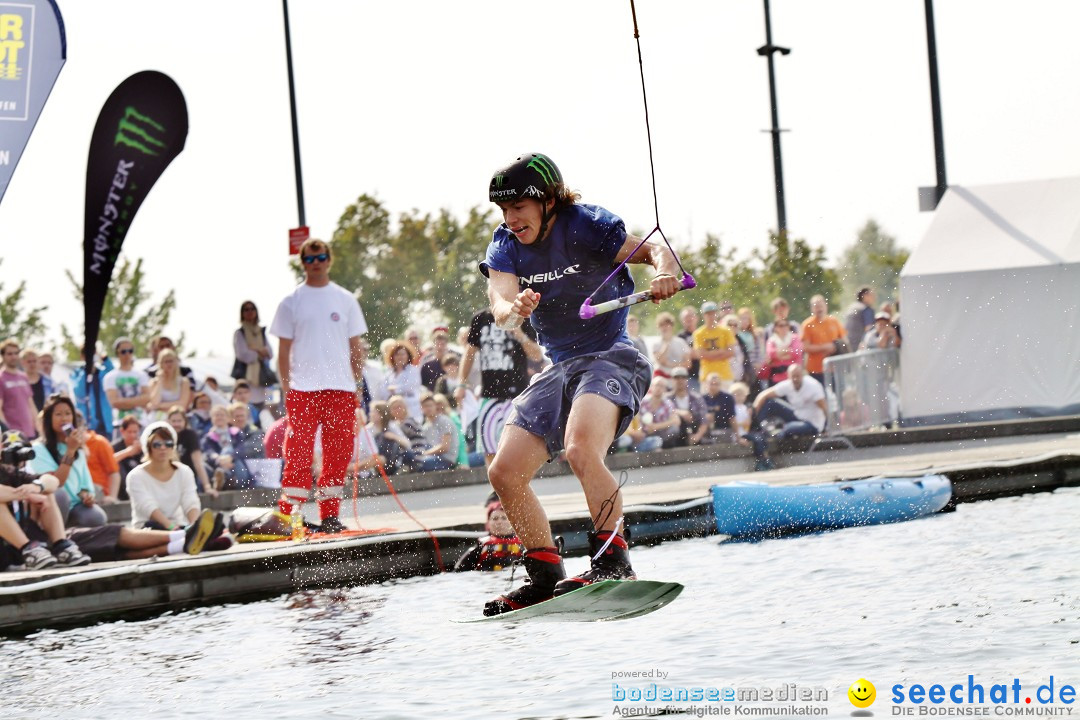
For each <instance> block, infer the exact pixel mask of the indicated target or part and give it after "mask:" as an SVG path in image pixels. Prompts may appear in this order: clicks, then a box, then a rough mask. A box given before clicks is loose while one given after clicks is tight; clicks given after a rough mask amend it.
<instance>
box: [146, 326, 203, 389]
mask: <svg viewBox="0 0 1080 720" xmlns="http://www.w3.org/2000/svg"><path fill="white" fill-rule="evenodd" d="M166 350H171V351H173V352H174V353H176V345H174V344H173V341H172V340H171V339H170V338H169V337H168V336H166V335H161V336H159V337H157V338H154V339H153V340H151V341H150V358H151V364H150V367H148V368H146V374H147V375H149V376H150V377H154V376H155V375H157V373H158V367H159V366H160V365H161V353H163V352H164V351H166ZM179 357H180V355H179V353H177V358H179ZM177 368H178V370H179V372H180V375H181V376H182V377H183V378H184V379H186V380H187V381H188V383H189V384H190V385H191V390H192V392H194V391H195V374H194V373H193V372H191V368H189V367H188V366H187V365H184V364H182V363H179V362H178V363H177Z"/></svg>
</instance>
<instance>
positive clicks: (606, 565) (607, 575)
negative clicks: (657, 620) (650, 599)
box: [555, 531, 637, 595]
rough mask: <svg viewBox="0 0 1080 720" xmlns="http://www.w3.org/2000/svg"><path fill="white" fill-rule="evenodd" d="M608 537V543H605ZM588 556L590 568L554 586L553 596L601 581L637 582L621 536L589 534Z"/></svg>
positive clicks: (627, 550) (607, 532)
mask: <svg viewBox="0 0 1080 720" xmlns="http://www.w3.org/2000/svg"><path fill="white" fill-rule="evenodd" d="M609 537H611V542H610V543H608V542H607V541H608V538H609ZM605 544H607V547H606V548H604V552H603V553H602V554H601V553H600V548H602V547H604V545H605ZM589 555H590V556H591V557H592V566H591V567H590V568H589V569H588V570H587V571H585V572H583V573H582V574H580V575H577V576H576V577H572V578H567V579H565V580H561V581H560V582H559V583H558V584H557V585H556V586H555V595H565V594H566V593H568V592H573V591H574V590H577V589H578V588H583V587H585V586H586V585H592V584H593V583H595V582H601V581H602V580H637V575H635V574H634V568H632V567H630V551H629V549H627V546H626V540H624V539H623V537H622V536H621V535H615V536H614V537H612V534H611V532H609V531H604V532H599V533H589ZM598 555H599V557H597V556H598Z"/></svg>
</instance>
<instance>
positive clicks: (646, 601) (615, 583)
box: [455, 580, 683, 623]
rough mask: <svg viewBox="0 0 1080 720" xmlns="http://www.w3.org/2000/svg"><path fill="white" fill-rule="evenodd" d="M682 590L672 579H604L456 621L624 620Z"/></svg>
mask: <svg viewBox="0 0 1080 720" xmlns="http://www.w3.org/2000/svg"><path fill="white" fill-rule="evenodd" d="M682 591H683V586H682V585H680V584H679V583H674V582H658V581H656V580H604V581H603V582H598V583H593V584H592V585H586V586H585V587H582V588H578V589H577V590H574V591H573V592H568V593H566V594H565V595H559V596H558V597H554V598H552V599H550V600H545V601H544V602H542V603H537V604H536V605H530V606H528V607H524V608H521V609H520V610H514V611H512V612H508V613H503V614H502V615H493V616H491V617H480V618H468V619H464V620H456V621H455V622H461V623H478V622H510V621H514V620H537V621H542V622H602V621H607V620H626V619H628V618H632V617H637V616H639V615H648V614H649V613H651V612H654V611H656V610H659V609H660V608H662V607H664V606H665V605H667V604H668V603H670V602H671V601H672V600H674V599H675V598H677V597H679V593H681V592H682Z"/></svg>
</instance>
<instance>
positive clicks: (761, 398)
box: [754, 387, 825, 414]
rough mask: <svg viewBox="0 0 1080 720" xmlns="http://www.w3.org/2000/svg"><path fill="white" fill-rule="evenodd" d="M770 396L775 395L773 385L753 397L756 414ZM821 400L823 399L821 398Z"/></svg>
mask: <svg viewBox="0 0 1080 720" xmlns="http://www.w3.org/2000/svg"><path fill="white" fill-rule="evenodd" d="M771 397H776V388H774V387H771V388H769V389H768V390H764V391H762V392H761V393H759V394H758V396H757V398H755V399H754V413H755V414H757V411H758V410H760V409H761V406H762V405H764V404H765V401H766V400H768V399H769V398H771ZM821 402H825V401H824V400H822V401H821Z"/></svg>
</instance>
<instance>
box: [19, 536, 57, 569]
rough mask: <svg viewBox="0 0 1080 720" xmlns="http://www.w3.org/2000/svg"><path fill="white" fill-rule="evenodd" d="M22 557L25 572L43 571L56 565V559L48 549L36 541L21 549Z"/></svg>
mask: <svg viewBox="0 0 1080 720" xmlns="http://www.w3.org/2000/svg"><path fill="white" fill-rule="evenodd" d="M22 557H23V565H24V566H25V568H26V569H27V570H44V569H45V568H51V567H52V566H53V565H55V564H56V558H55V557H53V554H52V553H51V552H49V549H48V548H47V547H45V546H44V545H42V544H41V543H39V542H36V541H33V542H31V543H30V544H29V545H27V546H26V547H25V548H23V551H22Z"/></svg>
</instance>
